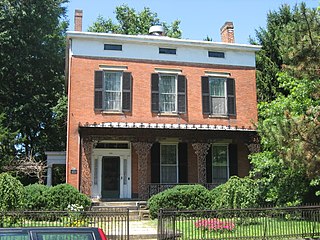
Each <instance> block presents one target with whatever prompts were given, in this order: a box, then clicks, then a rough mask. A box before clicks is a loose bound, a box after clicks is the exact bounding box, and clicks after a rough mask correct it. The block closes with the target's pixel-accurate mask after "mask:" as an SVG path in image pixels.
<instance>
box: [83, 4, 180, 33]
mask: <svg viewBox="0 0 320 240" xmlns="http://www.w3.org/2000/svg"><path fill="white" fill-rule="evenodd" d="M115 14H116V19H117V21H118V22H117V23H114V22H113V21H112V19H111V18H108V19H104V18H103V17H102V16H99V17H98V19H97V20H96V22H94V23H93V24H92V26H90V27H89V29H88V31H89V32H106V33H108V32H111V33H118V34H128V35H138V34H144V35H147V34H149V28H150V27H151V26H153V25H162V26H164V28H165V31H166V35H167V36H169V37H174V38H181V30H180V26H179V24H180V21H179V20H175V21H174V22H173V23H172V24H171V25H169V24H167V23H165V22H160V19H159V18H158V14H157V13H155V12H152V11H151V10H150V8H147V7H145V8H144V9H143V10H142V11H141V12H137V11H136V10H135V9H134V8H130V7H129V6H128V5H121V6H118V7H116V10H115Z"/></svg>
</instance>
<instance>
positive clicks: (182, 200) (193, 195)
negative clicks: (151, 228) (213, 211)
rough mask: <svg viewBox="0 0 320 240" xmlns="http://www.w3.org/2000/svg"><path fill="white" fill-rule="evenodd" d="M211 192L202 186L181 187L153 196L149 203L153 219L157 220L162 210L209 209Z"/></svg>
mask: <svg viewBox="0 0 320 240" xmlns="http://www.w3.org/2000/svg"><path fill="white" fill-rule="evenodd" d="M208 203H209V191H208V190H207V189H206V188H205V187H203V186H201V185H179V186H175V187H173V188H170V189H167V190H165V191H163V192H161V193H158V194H156V195H154V196H152V197H151V198H150V199H149V201H148V204H149V210H150V216H151V218H156V217H157V214H158V212H159V210H160V208H164V209H177V210H198V209H199V210H200V209H207V208H208V207H209V206H210V204H208Z"/></svg>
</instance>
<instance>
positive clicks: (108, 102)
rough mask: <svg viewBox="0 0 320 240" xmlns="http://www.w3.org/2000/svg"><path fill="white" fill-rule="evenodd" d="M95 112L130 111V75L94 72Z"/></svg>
mask: <svg viewBox="0 0 320 240" xmlns="http://www.w3.org/2000/svg"><path fill="white" fill-rule="evenodd" d="M94 106H95V110H104V111H110V112H122V111H131V73H129V72H120V71H95V97H94Z"/></svg>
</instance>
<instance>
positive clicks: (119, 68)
mask: <svg viewBox="0 0 320 240" xmlns="http://www.w3.org/2000/svg"><path fill="white" fill-rule="evenodd" d="M99 69H101V70H104V71H111V72H124V71H127V70H128V67H127V66H113V65H103V64H100V65H99Z"/></svg>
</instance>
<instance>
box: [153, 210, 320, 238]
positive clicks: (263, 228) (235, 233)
mask: <svg viewBox="0 0 320 240" xmlns="http://www.w3.org/2000/svg"><path fill="white" fill-rule="evenodd" d="M297 238H300V239H301V238H304V239H305V238H308V239H309V238H316V239H320V206H304V207H290V208H263V209H229V210H228V209H224V210H210V211H209V210H206V211H176V210H163V209H161V210H160V212H159V216H158V239H188V240H195V239H201V240H204V239H224V240H225V239H297Z"/></svg>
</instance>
